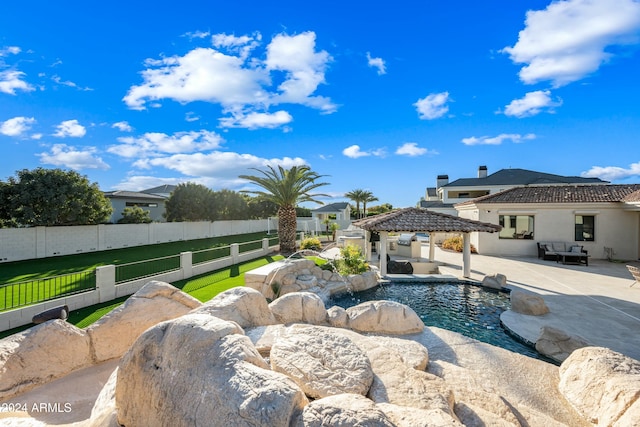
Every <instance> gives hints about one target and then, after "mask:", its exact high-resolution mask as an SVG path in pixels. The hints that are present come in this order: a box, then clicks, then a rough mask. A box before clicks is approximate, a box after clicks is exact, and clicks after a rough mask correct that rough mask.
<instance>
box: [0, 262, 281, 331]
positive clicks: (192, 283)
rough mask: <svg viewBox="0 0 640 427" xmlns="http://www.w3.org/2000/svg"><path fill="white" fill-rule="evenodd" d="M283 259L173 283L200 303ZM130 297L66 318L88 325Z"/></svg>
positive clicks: (73, 322)
mask: <svg viewBox="0 0 640 427" xmlns="http://www.w3.org/2000/svg"><path fill="white" fill-rule="evenodd" d="M279 259H283V257H282V256H280V255H277V256H273V257H271V256H267V257H263V258H258V259H255V260H253V261H247V262H245V263H242V264H238V265H234V266H231V267H228V268H223V269H220V270H216V271H213V272H210V273H205V274H202V275H200V276H194V277H192V278H190V279H185V280H180V281H177V282H174V283H172V285H173V286H175V287H177V288H179V289H182V290H183V291H184V292H186V293H188V294H189V295H191V296H193V297H194V298H196V299H198V300H199V301H201V302H206V301H209V300H210V299H211V298H213V297H214V296H216V295H218V294H219V293H220V292H223V291H226V290H227V289H231V288H234V287H236V286H244V273H246V272H247V271H250V270H253V269H255V268H258V267H261V266H263V265H266V264H269V263H271V262H274V261H277V260H279ZM127 298H128V297H122V298H118V299H116V300H113V301H109V302H105V303H101V304H96V305H92V306H90V307H85V308H82V309H79V310H74V311H72V312H71V313H69V318H68V319H67V321H68V322H69V323H71V324H73V325H76V326H77V327H79V328H85V327H87V326H89V325H90V324H92V323H94V322H95V321H97V320H98V319H100V318H101V317H102V316H104V315H105V314H107V313H109V312H110V311H111V310H113V309H114V308H116V307H119V306H120V305H122V304H123V303H124V302H125V301H126V300H127ZM32 326H33V325H31V324H29V325H25V326H21V327H19V328H14V329H11V330H8V331H4V332H0V338H4V337H7V336H9V335H12V334H15V333H17V332H20V331H23V330H25V329H27V328H30V327H32Z"/></svg>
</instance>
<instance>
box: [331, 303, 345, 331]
mask: <svg viewBox="0 0 640 427" xmlns="http://www.w3.org/2000/svg"><path fill="white" fill-rule="evenodd" d="M327 321H328V322H329V326H333V327H334V328H348V327H349V316H348V315H347V310H345V309H344V308H342V307H338V306H337V305H334V306H333V307H331V308H329V309H328V310H327Z"/></svg>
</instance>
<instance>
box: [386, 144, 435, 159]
mask: <svg viewBox="0 0 640 427" xmlns="http://www.w3.org/2000/svg"><path fill="white" fill-rule="evenodd" d="M396 154H398V155H400V156H410V157H416V156H422V155H424V154H438V153H437V152H436V151H429V150H428V149H426V148H423V147H418V143H416V142H405V143H404V144H402V145H401V146H399V147H398V148H397V149H396Z"/></svg>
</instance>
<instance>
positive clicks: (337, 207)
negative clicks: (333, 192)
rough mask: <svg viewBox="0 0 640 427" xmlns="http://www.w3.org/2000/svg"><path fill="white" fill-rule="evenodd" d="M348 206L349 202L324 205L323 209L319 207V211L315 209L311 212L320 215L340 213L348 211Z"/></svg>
mask: <svg viewBox="0 0 640 427" xmlns="http://www.w3.org/2000/svg"><path fill="white" fill-rule="evenodd" d="M347 206H349V203H348V202H338V203H331V204H329V205H324V206H322V207H319V208H318V209H313V210H312V211H311V212H318V213H322V212H340V211H342V210H344V209H346V208H347Z"/></svg>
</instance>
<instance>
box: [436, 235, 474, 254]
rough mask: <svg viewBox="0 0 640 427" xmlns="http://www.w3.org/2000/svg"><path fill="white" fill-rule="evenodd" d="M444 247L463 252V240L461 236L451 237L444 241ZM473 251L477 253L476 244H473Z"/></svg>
mask: <svg viewBox="0 0 640 427" xmlns="http://www.w3.org/2000/svg"><path fill="white" fill-rule="evenodd" d="M442 248H443V249H449V250H452V251H456V252H462V249H463V240H462V237H461V236H455V237H450V238H448V239H445V240H444V241H443V242H442ZM471 253H474V254H477V253H478V251H477V250H476V248H475V246H473V245H471Z"/></svg>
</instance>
